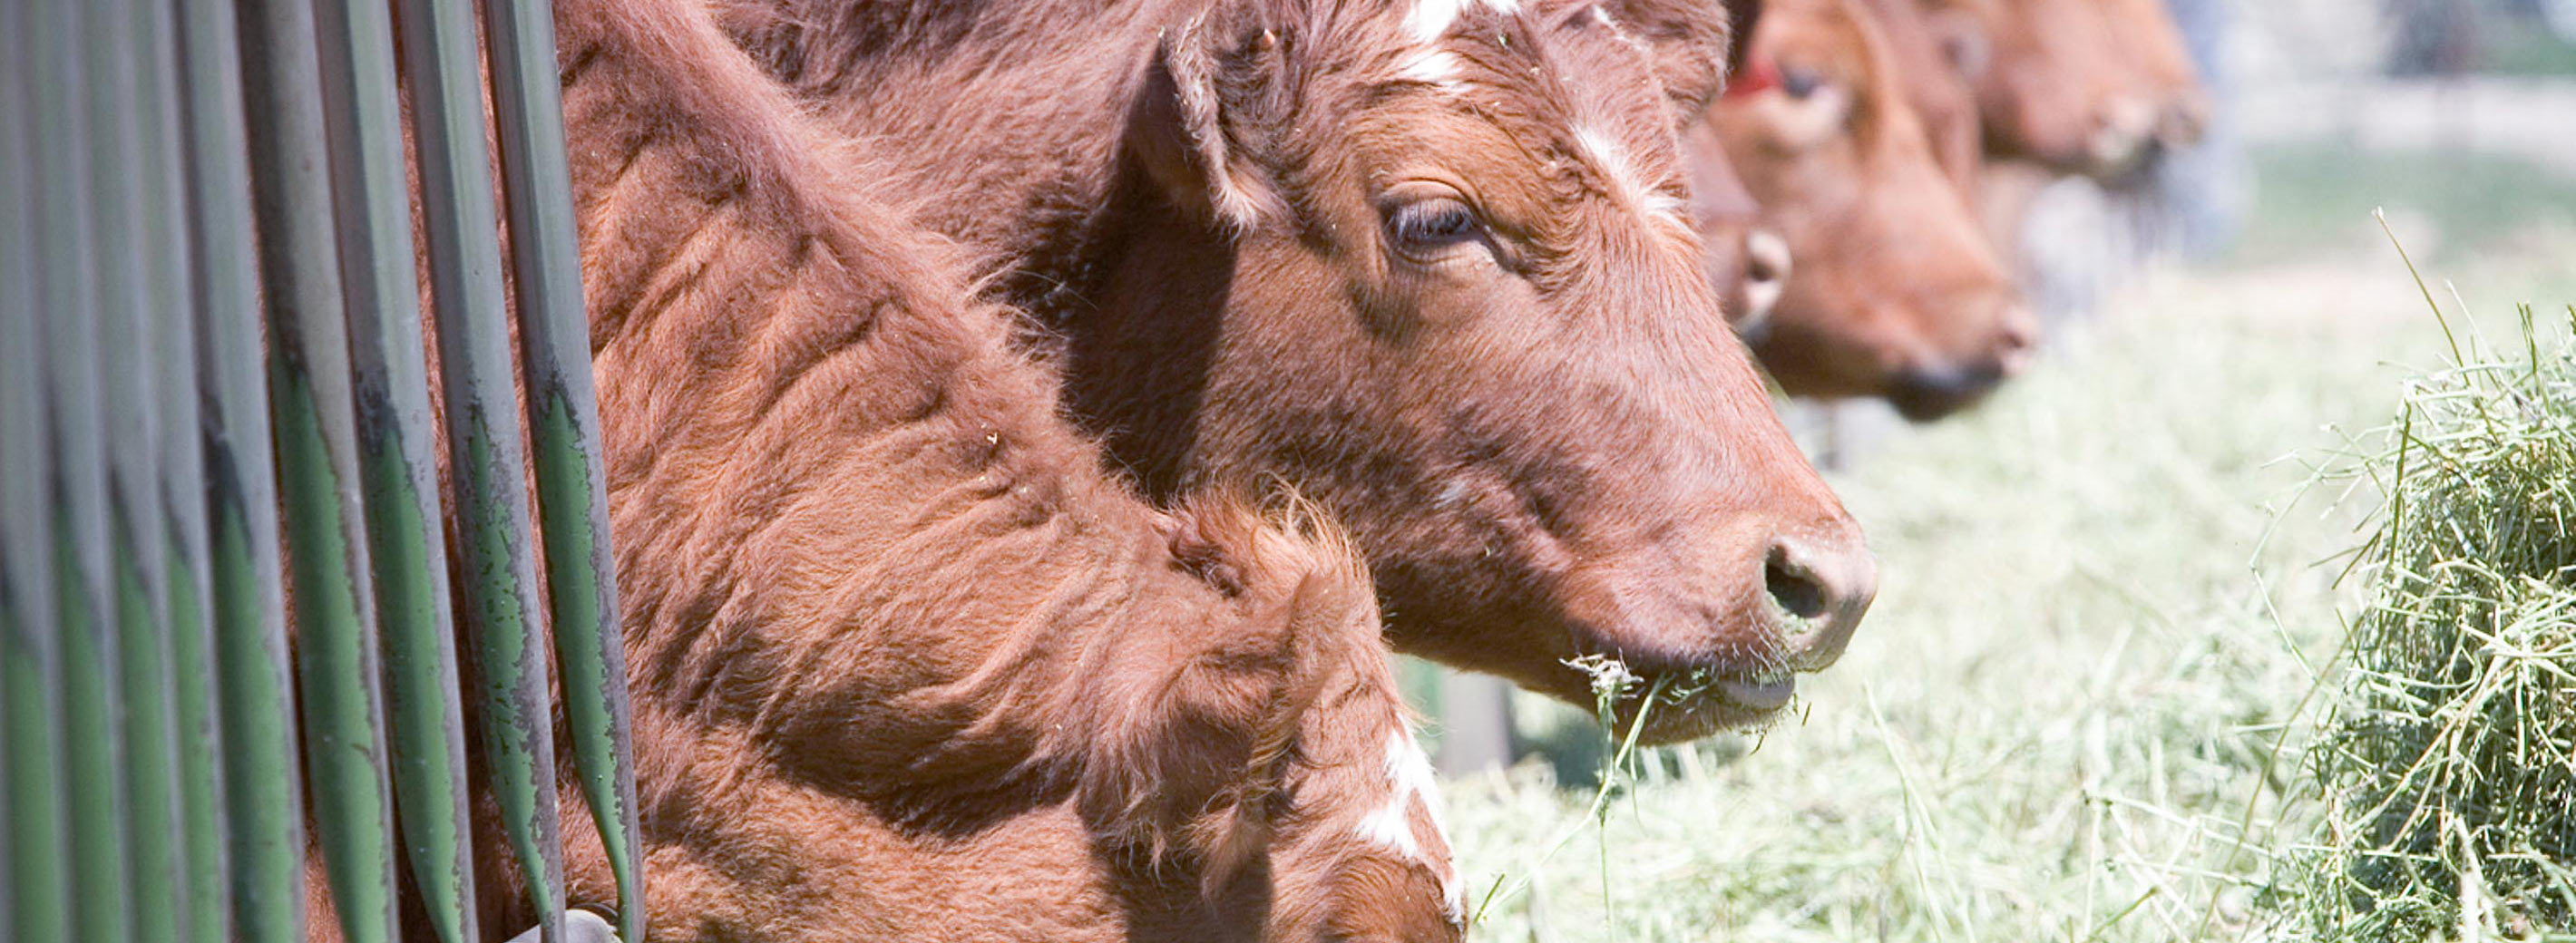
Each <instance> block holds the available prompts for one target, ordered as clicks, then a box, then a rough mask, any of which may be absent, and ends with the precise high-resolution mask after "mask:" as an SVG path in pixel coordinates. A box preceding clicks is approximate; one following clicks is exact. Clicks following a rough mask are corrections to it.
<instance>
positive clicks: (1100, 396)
mask: <svg viewBox="0 0 2576 943" xmlns="http://www.w3.org/2000/svg"><path fill="white" fill-rule="evenodd" d="M1701 12H1702V13H1704V14H1705V20H1704V21H1705V22H1709V23H1722V22H1723V14H1722V11H1719V10H1716V9H1713V8H1712V9H1708V10H1704V11H1701ZM1631 25H1640V24H1631ZM1640 26H1641V27H1642V25H1640ZM1646 33H1647V31H1646V30H1645V29H1643V28H1640V29H1639V30H1638V33H1637V34H1632V33H1631V32H1630V26H1629V25H1623V24H1622V22H1621V21H1620V19H1619V16H1618V14H1617V13H1616V12H1615V11H1613V10H1610V9H1606V8H1603V7H1600V6H1594V5H1588V4H1573V3H1536V4H1533V5H1530V6H1526V7H1525V6H1522V5H1520V4H1519V3H1517V2H1515V0H1419V2H1413V0H1399V2H1395V3H1391V4H1385V5H1378V4H1331V3H1316V4H1313V5H1312V6H1311V7H1309V6H1308V5H1307V4H1304V3H1296V2H1281V0H1267V2H1240V3H1227V4H1220V5H1219V8H1218V9H1217V10H1215V11H1213V12H1211V13H1209V14H1207V15H1205V16H1204V17H1202V18H1200V19H1197V20H1193V21H1192V22H1191V23H1189V24H1188V25H1186V26H1185V27H1183V28H1179V29H1176V30H1173V31H1171V32H1170V33H1169V34H1168V35H1167V36H1166V37H1165V40H1164V42H1163V45H1162V49H1161V52H1160V53H1159V55H1158V59H1157V63H1156V66H1155V68H1154V69H1153V71H1152V74H1151V76H1150V77H1149V80H1148V82H1147V88H1146V91H1145V93H1144V95H1143V97H1142V102H1141V105H1140V107H1139V109H1138V111H1137V114H1136V117H1135V121H1134V124H1135V127H1134V130H1133V134H1132V141H1131V144H1130V154H1131V157H1132V158H1133V160H1134V163H1135V165H1136V169H1137V170H1138V171H1139V173H1137V175H1136V177H1135V180H1136V181H1137V188H1136V191H1135V192H1133V193H1131V194H1129V196H1128V197H1127V198H1128V199H1133V200H1138V201H1142V202H1144V203H1146V204H1147V205H1148V206H1161V207H1166V208H1167V209H1166V211H1165V212H1163V213H1161V215H1160V216H1156V214H1155V213H1153V212H1150V211H1139V212H1135V213H1131V214H1129V215H1128V216H1127V218H1129V219H1139V220H1148V222H1141V223H1138V224H1136V225H1135V226H1134V227H1133V229H1134V231H1130V232H1127V233H1124V234H1122V236H1121V238H1124V239H1126V240H1128V241H1129V244H1128V245H1127V246H1126V250H1125V251H1123V252H1122V253H1121V254H1120V256H1119V258H1120V259H1121V260H1122V261H1121V263H1120V265H1121V268H1120V270H1119V271H1117V272H1114V273H1111V274H1110V275H1108V276H1106V277H1105V278H1104V281H1105V282H1106V283H1107V285H1108V287H1107V289H1106V290H1105V291H1104V292H1103V297H1101V298H1100V299H1099V311H1100V314H1099V315H1098V317H1097V319H1096V323H1095V324H1093V325H1090V326H1087V327H1086V328H1085V330H1084V333H1083V334H1082V336H1078V337H1075V338H1073V339H1072V340H1071V342H1070V346H1071V353H1072V356H1073V358H1074V359H1075V369H1074V370H1073V373H1074V375H1075V377H1076V380H1075V384H1074V395H1075V400H1076V403H1077V405H1078V407H1079V408H1081V409H1082V410H1083V411H1085V412H1086V413H1087V414H1089V415H1091V416H1093V417H1096V420H1097V421H1098V422H1099V423H1100V425H1101V426H1102V427H1103V428H1104V429H1106V430H1108V433H1109V435H1110V437H1111V443H1112V445H1113V448H1114V449H1115V450H1116V451H1118V452H1119V454H1120V455H1121V456H1122V457H1124V458H1127V459H1129V460H1130V462H1131V463H1132V464H1133V466H1134V467H1135V468H1136V470H1137V471H1138V472H1139V474H1140V475H1141V476H1142V477H1143V479H1144V480H1145V483H1146V484H1147V485H1148V486H1149V487H1150V488H1153V489H1155V490H1157V491H1174V490H1182V489H1186V488H1187V487H1189V486H1191V485H1193V484H1198V483H1204V482H1248V483H1252V484H1255V485H1260V484H1264V483H1272V482H1284V483H1286V485H1287V486H1289V487H1291V488H1294V489H1296V490H1298V491H1301V492H1303V493H1305V494H1306V495H1308V496H1310V497H1312V498H1314V499H1316V500H1318V501H1320V502H1321V503H1322V504H1324V505H1325V506H1326V507H1328V508H1329V509H1330V510H1331V511H1332V512H1333V513H1334V514H1335V515H1336V516H1338V517H1339V518H1340V519H1342V520H1343V521H1344V522H1345V523H1347V525H1348V526H1349V527H1350V528H1351V529H1352V531H1353V532H1354V536H1355V537H1356V539H1357V541H1358V544H1359V545H1360V546H1361V547H1362V548H1363V549H1364V550H1366V551H1367V553H1368V556H1369V557H1370V562H1371V565H1372V566H1373V567H1374V569H1375V571H1376V573H1377V575H1378V577H1379V587H1380V589H1381V591H1382V592H1383V593H1384V595H1385V598H1386V601H1387V603H1388V610H1389V618H1390V622H1391V637H1392V639H1393V640H1394V641H1395V642H1396V643H1397V645H1398V646H1399V647H1401V648H1403V649H1406V650H1408V651H1411V652H1414V653H1417V654H1421V655H1425V656H1428V657H1432V658H1437V659H1440V660H1442V661H1446V662H1449V663H1451V664H1454V665H1459V666H1462V667H1467V668H1472V669H1477V670H1483V671H1488V672H1492V673H1496V674H1501V675H1504V676H1506V677H1509V678H1512V679H1513V680H1516V681H1518V682H1520V683H1521V684H1523V685H1525V686H1528V687H1532V688H1535V689H1538V690H1542V691H1546V692H1549V693H1552V694H1556V695H1558V696H1560V697H1563V698H1565V699H1567V700H1569V701H1574V702H1577V703H1584V702H1588V700H1589V697H1590V695H1589V688H1588V686H1587V682H1586V680H1585V678H1584V676H1583V675H1581V674H1580V673H1578V672H1576V671H1574V670H1572V669H1569V668H1567V667H1565V666H1564V664H1563V663H1564V662H1565V661H1566V660H1570V659H1573V658H1576V657H1579V656H1582V655H1587V654H1601V655H1610V656H1616V657H1619V658H1621V659H1624V660H1626V661H1627V662H1629V663H1630V664H1631V665H1632V666H1634V667H1635V668H1636V669H1637V670H1638V671H1640V672H1643V673H1645V674H1647V675H1649V676H1658V675H1664V674H1674V675H1687V676H1689V677H1690V678H1691V679H1692V680H1695V681H1699V682H1702V683H1699V684H1694V685H1690V687H1691V688H1692V689H1694V690H1701V691H1705V692H1707V694H1706V696H1705V697H1703V698H1702V699H1700V700H1699V701H1697V702H1694V703H1693V704H1692V705H1691V706H1690V709H1687V710H1676V711H1670V712H1665V713H1660V714H1658V716H1657V721H1658V722H1659V723H1658V724H1657V726H1656V727H1655V728H1654V729H1653V730H1652V731H1650V736H1652V737H1654V738H1656V739H1663V740H1669V739H1676V738H1681V737H1687V736H1694V735H1697V734H1700V733H1704V732H1706V731H1708V730H1711V729H1715V728H1718V727H1721V726H1725V725H1731V724H1741V723H1747V722H1753V721H1757V720H1760V719H1762V718H1764V717H1767V716H1769V715H1771V714H1772V713H1773V712H1774V711H1776V710H1777V709H1778V708H1779V707H1780V706H1781V705H1782V704H1783V703H1784V702H1785V701H1786V700H1787V695H1788V692H1789V690H1790V687H1791V684H1792V682H1791V680H1790V679H1791V677H1792V675H1793V673H1794V672H1798V671H1806V670H1815V669H1820V668H1822V667H1824V666H1825V665H1827V664H1830V663H1831V662H1833V661H1834V660H1835V658H1837V657H1838V656H1839V655H1840V653H1841V651H1842V649H1843V646H1844V644H1845V643H1846V641H1847V640H1848V639H1849V637H1850V634H1851V631H1852V629H1853V627H1854V626H1855V625H1856V623H1857V620H1858V619H1859V617H1860V615H1861V613H1862V612H1863V611H1864V609H1865V608H1866V607H1867V605H1868V603H1869V600H1870V597H1871V594H1872V591H1873V589H1872V586H1873V581H1874V573H1873V565H1872V563H1871V561H1870V558H1869V556H1868V554H1867V552H1866V551H1865V550H1864V549H1863V548H1862V545H1861V541H1860V535H1859V533H1858V530H1857V528H1856V527H1855V526H1854V524H1853V523H1852V521H1851V520H1850V518H1849V517H1848V516H1847V515H1846V514H1845V513H1844V511H1843V510H1842V508H1841V507H1840V505H1839V503H1838V502H1837V501H1836V500H1835V499H1834V497H1833V495H1832V494H1831V493H1830V492H1829V491H1828V490H1827V489H1826V487H1825V486H1824V485H1823V483H1822V482H1821V481H1820V480H1818V479H1817V477H1816V476H1815V474H1814V472H1813V470H1812V469H1810V468H1809V467H1808V466H1807V464H1806V462H1805V460H1804V458H1803V457H1802V456H1800V455H1799V453H1798V452H1797V450H1796V448H1795V447H1794V446H1793V445H1792V443H1791V442H1790V441H1789V439H1788V438H1787V436H1786V435H1785V433H1784V432H1783V430H1782V429H1781V427H1780V425H1779V423H1778V421H1777V419H1776V418H1775V417H1774V416H1773V415H1772V413H1771V410H1770V406H1769V402H1768V399H1767V397H1766V396H1765V395H1764V391H1763V387H1762V383H1761V381H1760V379H1759V378H1758V377H1757V375H1756V374H1755V372H1754V371H1753V369H1752V367H1751V363H1750V361H1749V359H1748V358H1747V356H1746V353H1745V351H1744V349H1743V348H1742V346H1741V345H1740V344H1739V343H1738V342H1737V341H1736V340H1735V338H1734V336H1733V334H1732V333H1731V332H1730V331H1729V330H1728V327H1727V323H1726V318H1725V317H1724V315H1723V313H1722V311H1721V308H1720V305H1719V302H1718V298H1717V296H1716V294H1715V293H1714V292H1713V291H1712V290H1711V289H1710V286H1709V281H1708V278H1707V276H1706V272H1705V270H1704V269H1703V255H1702V251H1701V249H1702V246H1701V243H1700V239H1699V237H1698V235H1697V233H1695V232H1694V231H1693V229H1692V227H1691V225H1690V224H1689V222H1688V221H1687V218H1686V216H1687V212H1686V211H1687V207H1688V200H1689V192H1688V189H1687V186H1686V184H1685V170H1684V167H1683V165H1682V163H1681V161H1680V160H1679V157H1678V153H1677V150H1676V144H1675V140H1674V136H1673V127H1674V124H1675V120H1674V118H1675V114H1676V111H1675V108H1674V101H1675V100H1676V98H1681V99H1688V98H1689V97H1690V96H1689V95H1687V94H1684V95H1681V96H1674V97H1668V96H1667V95H1666V94H1663V92H1664V90H1666V89H1668V88H1689V87H1691V85H1692V84H1693V83H1691V82H1689V81H1688V80H1687V78H1686V77H1685V78H1684V79H1680V80H1676V81H1675V82H1673V83H1669V84H1668V83H1666V82H1665V81H1663V79H1662V78H1661V77H1660V76H1659V74H1658V70H1660V69H1669V68H1670V67H1671V65H1672V63H1673V62H1675V61H1689V57H1687V56H1679V55H1673V56H1659V55H1657V54H1656V50H1655V49H1652V48H1650V47H1649V45H1648V44H1647V42H1646V41H1645V40H1643V39H1640V38H1638V36H1639V35H1643V34H1646ZM1652 34H1653V35H1681V36H1683V37H1684V38H1683V39H1682V40H1679V41H1680V42H1683V43H1685V44H1688V43H1690V42H1692V41H1693V40H1692V39H1690V37H1691V36H1693V35H1694V34H1692V33H1691V32H1690V31H1689V30H1688V29H1678V30H1663V29H1658V30H1655V31H1653V33H1652ZM1707 48H1709V49H1710V50H1711V55H1710V56H1708V57H1707V58H1706V59H1704V60H1701V61H1703V62H1704V64H1705V69H1704V72H1705V73H1706V74H1705V75H1704V76H1703V77H1702V81H1701V82H1700V83H1698V84H1703V85H1707V86H1710V87H1713V86H1714V75H1715V72H1716V65H1715V61H1714V60H1715V56H1714V49H1715V48H1716V47H1715V46H1709V47H1707ZM1666 51H1667V52H1669V51H1670V50H1669V49H1666ZM1691 104H1693V105H1696V102H1695V101H1694V102H1691Z"/></svg>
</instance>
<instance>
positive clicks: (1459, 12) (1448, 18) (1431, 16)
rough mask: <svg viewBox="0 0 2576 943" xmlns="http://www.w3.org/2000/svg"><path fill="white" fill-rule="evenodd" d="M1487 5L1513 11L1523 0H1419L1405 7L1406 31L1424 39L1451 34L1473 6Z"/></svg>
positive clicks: (1499, 11)
mask: <svg viewBox="0 0 2576 943" xmlns="http://www.w3.org/2000/svg"><path fill="white" fill-rule="evenodd" d="M1479 6H1481V7H1484V8H1486V9H1489V10H1492V11H1494V12H1496V13H1511V12H1513V11H1516V10H1519V9H1520V8H1521V2H1520V0H1418V2H1416V3H1415V4H1414V5H1413V9H1411V10H1407V11H1405V14H1404V31H1405V32H1407V33H1410V34H1412V36H1413V38H1414V39H1416V40H1418V41H1421V42H1426V43H1428V42H1436V41H1438V40H1439V39H1440V37H1443V36H1447V35H1449V30H1450V28H1451V27H1454V26H1457V25H1458V18H1459V17H1461V16H1464V15H1466V13H1467V10H1468V8H1470V7H1479Z"/></svg>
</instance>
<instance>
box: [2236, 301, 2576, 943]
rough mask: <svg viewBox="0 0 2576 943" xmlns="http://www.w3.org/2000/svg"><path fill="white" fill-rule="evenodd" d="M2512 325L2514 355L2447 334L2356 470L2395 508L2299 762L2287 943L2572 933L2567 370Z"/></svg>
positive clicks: (2384, 520) (2573, 723)
mask: <svg viewBox="0 0 2576 943" xmlns="http://www.w3.org/2000/svg"><path fill="white" fill-rule="evenodd" d="M2426 300H2427V301H2428V302H2429V301H2431V296H2430V294H2429V293H2428V294H2427V299H2426ZM2435 311H2436V314H2437V315H2438V314H2439V313H2440V309H2439V306H2438V305H2436V306H2435ZM2571 314H2576V312H2571ZM2522 315H2523V316H2522V323H2521V327H2522V332H2521V333H2522V336H2521V337H2520V338H2517V339H2516V340H2515V342H2514V343H2513V345H2512V346H2513V348H2514V349H2513V350H2512V351H2511V353H2510V354H2507V355H2491V354H2488V353H2484V352H2481V351H2480V350H2479V349H2478V348H2477V346H2476V345H2475V344H2474V343H2472V344H2471V346H2470V347H2469V349H2468V350H2467V351H2465V353H2464V352H2463V351H2462V349H2461V347H2460V345H2459V342H2458V338H2457V337H2456V336H2454V337H2453V343H2452V348H2451V350H2452V354H2453V358H2452V363H2453V364H2454V365H2453V366H2452V367H2451V368H2449V369H2447V370H2445V371H2443V372H2439V373H2436V374H2433V375H2431V376H2427V377H2424V378H2421V379H2419V380H2417V381H2415V382H2413V383H2411V384H2409V386H2408V388H2407V390H2406V395H2405V398H2404V403H2403V405H2402V407H2401V409H2400V411H2399V416H2398V419H2397V421H2396V423H2395V424H2394V425H2393V426H2392V427H2391V428H2390V429H2389V430H2388V433H2389V437H2390V438H2389V443H2390V444H2389V448H2388V451H2387V452H2386V453H2385V454H2384V455H2383V456H2382V457H2380V458H2379V459H2377V460H2376V461H2374V462H2371V463H2368V465H2367V466H2366V467H2365V468H2363V469H2362V470H2361V471H2360V472H2359V474H2363V475H2366V476H2368V477H2369V478H2371V479H2372V480H2373V482H2374V483H2375V484H2377V485H2378V486H2379V487H2380V489H2381V490H2382V492H2383V493H2384V494H2386V495H2388V503H2387V505H2386V507H2385V509H2384V510H2383V513H2382V515H2381V521H2380V525H2379V527H2378V528H2377V531H2376V533H2375V534H2374V535H2373V536H2372V537H2371V539H2370V541H2369V542H2368V543H2367V544H2366V545H2365V546H2364V547H2363V548H2362V554H2361V557H2360V560H2359V563H2360V565H2362V566H2364V567H2366V568H2367V569H2368V570H2369V572H2370V573H2371V577H2372V580H2373V585H2372V588H2371V601H2370V605H2369V607H2368V608H2367V609H2366V610H2364V611H2363V612H2362V614H2361V616H2360V618H2359V619H2358V620H2357V621H2356V623H2355V624H2354V625H2353V627H2352V633H2351V637H2350V640H2349V641H2348V642H2347V645H2346V649H2345V653H2346V658H2347V660H2348V665H2347V667H2346V670H2345V672H2344V674H2343V675H2342V677H2341V679H2340V681H2339V685H2340V687H2339V691H2338V692H2337V696H2336V697H2335V698H2334V700H2333V702H2332V710H2331V713H2330V714H2329V715H2328V716H2326V717H2325V718H2324V719H2323V720H2322V721H2321V724H2320V730H2319V732H2318V736H2317V738H2316V739H2315V740H2314V741H2313V743H2312V744H2311V745H2310V747H2309V752H2308V770H2309V772H2310V773H2311V774H2312V775H2313V776H2314V777H2315V779H2316V786H2317V787H2319V791H2320V792H2321V794H2322V799H2323V815H2322V819H2323V821H2322V823H2321V825H2320V828H2319V832H2318V834H2317V835H2316V837H2315V840H2314V842H2313V844H2311V845H2309V846H2307V847H2303V848H2299V849H2296V850H2295V851H2294V853H2293V854H2292V856H2291V858H2290V859H2289V861H2288V867H2286V868H2285V869H2284V871H2283V872H2282V874H2281V879H2282V880H2281V885H2280V887H2279V891H2280V892H2281V895H2282V897H2281V899H2280V900H2278V901H2276V903H2278V904H2281V905H2282V909H2283V910H2284V911H2285V913H2286V914H2287V915H2288V916H2289V917H2290V919H2291V920H2292V922H2293V923H2295V924H2297V925H2298V927H2297V929H2298V931H2300V932H2296V933H2295V934H2294V938H2300V939H2317V940H2334V941H2369V943H2423V941H2426V940H2444V939H2448V940H2463V941H2465V940H2481V939H2530V938H2536V937H2539V936H2541V935H2544V934H2550V933H2552V931H2564V930H2566V929H2568V928H2570V927H2576V533H2571V532H2570V527H2571V525H2576V366H2571V361H2570V358H2569V350H2567V349H2564V348H2562V349H2560V350H2557V351H2555V352H2551V353H2548V354H2546V355H2544V353H2543V351H2542V349H2541V346H2540V341H2539V340H2538V331H2537V329H2536V326H2535V325H2534V324H2533V323H2532V315H2531V311H2530V309H2528V308H2525V309H2524V310H2523V312H2522ZM2445 331H2446V333H2448V324H2447V323H2446V324H2445Z"/></svg>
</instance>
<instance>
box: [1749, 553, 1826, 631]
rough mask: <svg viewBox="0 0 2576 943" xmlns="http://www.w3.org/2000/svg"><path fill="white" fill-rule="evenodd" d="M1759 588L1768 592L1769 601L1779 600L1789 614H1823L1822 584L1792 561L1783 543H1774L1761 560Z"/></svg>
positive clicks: (1812, 616) (1804, 616) (1802, 616)
mask: <svg viewBox="0 0 2576 943" xmlns="http://www.w3.org/2000/svg"><path fill="white" fill-rule="evenodd" d="M1762 587H1763V589H1764V590H1765V591H1767V592H1769V593H1770V594H1771V600H1772V601H1773V602H1776V603H1779V604H1780V608H1781V610H1782V611H1785V612H1787V613H1788V614H1790V615H1793V616H1796V617H1798V618H1800V619H1822V618H1824V617H1825V613H1826V611H1827V607H1826V605H1825V587H1824V584H1822V583H1819V582H1817V581H1816V578H1815V575H1814V574H1811V573H1809V572H1807V570H1806V568H1804V567H1801V566H1799V565H1798V564H1797V563H1795V562H1793V561H1791V560H1790V559H1789V548H1788V547H1786V546H1783V545H1779V544H1773V545H1772V546H1771V553H1770V554H1769V555H1768V556H1767V557H1765V558H1764V559H1763V561H1762Z"/></svg>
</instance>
